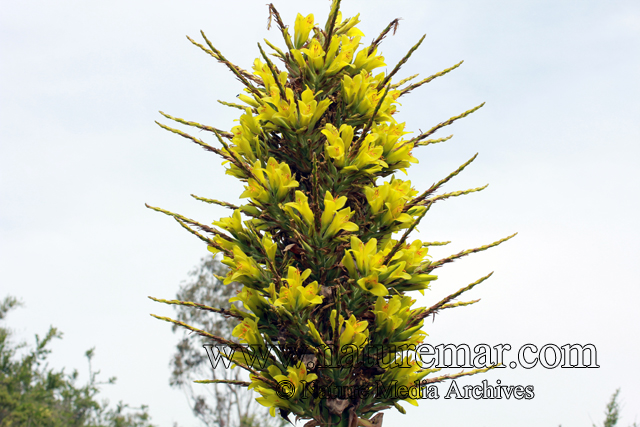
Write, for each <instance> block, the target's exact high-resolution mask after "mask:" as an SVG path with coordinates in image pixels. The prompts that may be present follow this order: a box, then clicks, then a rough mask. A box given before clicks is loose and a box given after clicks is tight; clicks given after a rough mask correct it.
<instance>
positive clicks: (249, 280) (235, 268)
mask: <svg viewBox="0 0 640 427" xmlns="http://www.w3.org/2000/svg"><path fill="white" fill-rule="evenodd" d="M222 263H223V264H225V265H227V266H228V267H229V268H230V270H229V273H227V277H226V278H225V280H224V284H225V285H228V284H229V283H231V282H240V283H242V284H244V285H252V284H255V282H257V281H259V280H260V279H262V275H263V271H262V269H261V268H260V267H259V266H258V264H256V262H255V261H254V260H253V258H251V257H248V256H247V254H245V253H244V252H243V251H242V249H240V248H239V247H238V246H234V247H233V258H228V257H226V256H225V257H224V258H223V259H222Z"/></svg>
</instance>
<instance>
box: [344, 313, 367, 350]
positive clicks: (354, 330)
mask: <svg viewBox="0 0 640 427" xmlns="http://www.w3.org/2000/svg"><path fill="white" fill-rule="evenodd" d="M339 325H340V326H339V327H342V326H343V319H342V316H340V322H339ZM368 326H369V322H367V321H366V320H362V321H360V322H358V320H357V319H356V316H354V315H353V314H352V315H351V317H350V318H349V320H347V321H346V322H344V330H343V332H342V333H341V334H340V348H343V347H344V346H346V345H348V344H353V345H355V346H356V347H362V346H363V345H364V344H365V343H366V341H367V338H369V330H368V329H367V327H368Z"/></svg>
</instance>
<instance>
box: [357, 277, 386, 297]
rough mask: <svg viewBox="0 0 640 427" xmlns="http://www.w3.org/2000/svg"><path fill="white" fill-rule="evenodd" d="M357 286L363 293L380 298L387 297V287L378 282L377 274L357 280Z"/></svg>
mask: <svg viewBox="0 0 640 427" xmlns="http://www.w3.org/2000/svg"><path fill="white" fill-rule="evenodd" d="M357 283H358V286H360V287H361V288H362V289H364V290H365V291H368V292H371V293H372V294H373V295H376V296H379V297H382V296H385V295H389V291H388V290H387V287H386V286H385V285H383V284H382V283H380V282H379V281H378V273H372V274H370V275H368V276H367V277H363V278H362V279H360V280H358V282H357Z"/></svg>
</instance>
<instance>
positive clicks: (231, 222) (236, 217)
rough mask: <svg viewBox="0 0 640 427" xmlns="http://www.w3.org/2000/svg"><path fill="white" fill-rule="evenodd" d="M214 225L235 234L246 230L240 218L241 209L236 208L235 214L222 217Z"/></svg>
mask: <svg viewBox="0 0 640 427" xmlns="http://www.w3.org/2000/svg"><path fill="white" fill-rule="evenodd" d="M213 225H217V226H218V227H220V228H223V229H225V230H227V231H229V232H230V233H231V234H233V235H234V236H238V234H240V233H243V232H244V228H243V227H242V219H241V218H240V209H236V210H234V211H233V215H232V216H230V217H229V218H220V221H214V222H213Z"/></svg>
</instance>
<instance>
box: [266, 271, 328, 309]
mask: <svg viewBox="0 0 640 427" xmlns="http://www.w3.org/2000/svg"><path fill="white" fill-rule="evenodd" d="M310 275H311V269H309V268H308V269H306V270H305V271H304V272H302V273H300V270H298V269H297V268H295V267H292V266H290V267H289V271H288V274H287V278H286V279H285V281H286V282H287V285H285V286H282V287H281V288H280V293H279V296H280V297H279V298H278V299H277V300H276V301H275V302H274V304H273V305H275V306H276V307H279V306H283V307H284V308H285V309H287V310H288V311H289V312H296V311H299V310H302V309H303V308H306V307H308V306H310V305H317V304H321V303H322V297H321V296H320V295H318V282H316V281H313V282H311V283H309V284H308V285H307V286H303V284H302V283H303V282H304V281H305V280H306V279H307V278H308V277H309V276H310Z"/></svg>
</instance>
